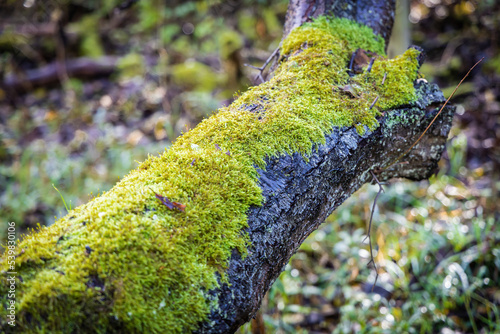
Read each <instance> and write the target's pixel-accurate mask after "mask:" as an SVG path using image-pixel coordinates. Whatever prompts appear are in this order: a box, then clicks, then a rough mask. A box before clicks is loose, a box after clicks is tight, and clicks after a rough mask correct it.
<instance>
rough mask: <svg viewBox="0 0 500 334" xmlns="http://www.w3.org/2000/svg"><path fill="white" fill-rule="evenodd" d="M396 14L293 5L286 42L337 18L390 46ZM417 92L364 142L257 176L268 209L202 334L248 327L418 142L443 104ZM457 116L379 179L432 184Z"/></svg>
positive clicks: (447, 113) (337, 140)
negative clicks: (310, 252) (341, 216)
mask: <svg viewBox="0 0 500 334" xmlns="http://www.w3.org/2000/svg"><path fill="white" fill-rule="evenodd" d="M394 8H395V3H394V1H378V2H373V1H370V2H368V1H330V0H325V1H316V0H292V1H291V3H290V8H289V10H288V13H287V22H286V24H285V28H284V35H285V36H286V35H287V34H288V33H289V32H290V31H291V30H292V29H293V28H294V27H297V26H299V25H300V24H302V23H303V22H305V21H307V20H308V19H309V17H317V16H320V15H323V14H325V13H333V14H334V15H337V16H342V17H347V18H350V19H354V20H356V21H358V22H360V23H364V24H367V25H369V26H370V27H372V28H373V29H374V31H375V32H376V33H378V34H379V35H381V36H382V37H383V38H384V39H385V40H386V41H387V40H388V39H389V37H390V30H391V28H392V23H393V20H394ZM415 88H416V90H417V92H418V99H417V101H414V102H413V103H411V104H410V105H406V106H401V107H400V108H397V109H393V110H388V111H386V112H385V115H384V116H383V117H382V118H381V119H379V122H380V127H378V128H377V129H376V130H375V131H373V132H367V133H365V134H364V135H359V134H358V133H357V132H356V130H355V129H354V128H352V127H349V128H347V127H345V128H338V129H335V131H333V133H331V134H329V135H327V137H326V143H325V144H324V145H319V146H318V147H317V148H316V149H315V150H314V151H313V153H312V155H311V156H310V157H308V161H306V160H305V159H304V157H302V156H301V155H299V154H293V155H285V156H281V157H280V158H273V159H268V160H267V166H266V169H265V170H262V169H259V170H258V172H259V175H260V177H259V180H260V186H261V187H262V189H263V196H264V198H265V204H264V205H263V206H262V207H253V208H251V209H250V212H249V215H248V223H249V228H248V229H247V232H248V234H249V236H250V239H251V243H252V245H251V247H250V249H249V255H248V256H247V257H246V258H245V259H244V260H243V259H241V257H240V256H239V254H238V253H237V252H236V251H234V252H233V256H232V258H231V262H230V267H229V270H228V272H227V273H228V277H229V282H230V285H227V284H224V285H222V286H221V287H220V288H219V289H216V290H214V291H210V295H211V298H213V299H216V300H217V304H218V307H219V308H218V309H217V310H212V313H211V314H210V317H209V320H207V321H206V322H204V323H201V324H200V327H199V330H198V332H199V333H232V332H234V331H235V330H236V329H238V327H239V326H241V325H242V324H244V323H245V322H247V321H249V320H250V319H251V318H252V317H253V316H254V315H255V313H256V312H257V310H258V309H259V307H260V304H261V301H262V298H263V297H264V295H265V293H266V292H267V290H268V289H269V288H270V287H271V285H272V284H273V282H274V281H275V280H276V278H277V277H278V276H279V274H280V273H281V272H282V271H283V270H284V267H285V265H286V264H287V263H288V261H289V260H290V258H291V256H292V255H293V254H294V253H295V252H296V251H297V249H298V248H299V246H300V245H301V243H302V242H303V241H304V240H305V239H306V238H307V236H308V235H309V234H310V233H311V232H313V231H314V230H316V229H317V228H318V227H319V226H320V225H321V223H322V222H323V221H324V220H325V218H326V217H328V215H330V214H331V213H332V212H333V210H335V208H337V207H338V206H339V205H340V204H341V203H342V202H343V201H345V200H346V199H347V198H348V197H349V196H350V195H351V194H352V193H353V192H355V191H356V190H357V189H359V188H360V187H361V186H362V185H363V184H364V183H365V182H367V181H369V180H370V179H371V175H370V173H369V171H370V170H372V169H375V168H377V167H383V166H386V165H388V164H390V163H391V162H393V161H394V160H395V159H396V158H398V157H399V156H400V155H401V154H402V153H403V152H406V150H408V149H409V147H410V146H411V145H412V144H413V143H414V142H415V141H416V140H417V139H418V137H419V136H420V135H421V134H422V133H423V132H424V130H425V128H426V127H427V126H428V124H429V123H430V122H431V121H432V119H433V118H434V116H435V115H436V114H437V113H438V111H439V108H440V106H441V105H442V104H443V102H444V101H445V99H444V97H443V94H442V93H441V92H440V91H439V89H438V87H437V86H436V85H433V84H428V83H427V82H424V81H422V82H420V83H416V84H415ZM453 113H454V107H451V106H448V107H446V108H445V109H444V110H443V112H442V113H441V115H440V116H439V117H438V118H437V120H436V121H435V122H434V124H433V125H432V126H431V127H430V129H429V130H428V132H427V133H426V135H425V136H424V137H423V138H422V140H421V141H420V142H419V143H418V144H417V145H416V146H415V147H414V148H413V149H412V150H411V151H410V152H409V153H408V154H407V155H406V156H404V157H403V159H402V161H404V162H407V163H405V164H396V165H394V166H392V167H391V168H389V169H388V170H385V171H383V172H381V173H380V174H379V179H380V180H385V179H389V178H395V177H404V178H408V179H411V180H422V179H425V178H428V177H430V176H431V175H432V174H433V173H434V172H435V170H436V168H437V162H438V161H439V159H440V158H441V153H442V152H443V150H444V147H445V143H446V139H447V136H448V133H449V130H450V128H451V122H452V118H453Z"/></svg>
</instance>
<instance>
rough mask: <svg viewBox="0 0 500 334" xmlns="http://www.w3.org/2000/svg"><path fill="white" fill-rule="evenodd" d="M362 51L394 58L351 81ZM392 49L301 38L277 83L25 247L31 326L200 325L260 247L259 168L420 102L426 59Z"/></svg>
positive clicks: (328, 36) (360, 38) (356, 36)
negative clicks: (232, 263)
mask: <svg viewBox="0 0 500 334" xmlns="http://www.w3.org/2000/svg"><path fill="white" fill-rule="evenodd" d="M346 38H348V39H349V40H345V39H346ZM357 48H364V49H369V50H372V51H374V52H377V53H379V54H380V55H381V56H380V57H379V58H377V60H376V61H375V63H374V65H373V69H372V71H371V72H370V73H366V71H365V73H363V74H360V75H357V76H355V77H352V78H351V77H349V75H348V74H347V72H346V67H347V64H348V62H349V58H350V56H351V53H352V52H353V51H354V50H356V49H357ZM382 53H383V43H382V41H381V40H380V39H378V38H376V37H375V36H374V35H373V33H372V32H371V30H369V29H368V28H366V27H362V26H359V25H357V24H355V23H352V22H349V21H347V20H339V19H335V20H331V21H329V20H327V19H324V18H323V19H319V20H317V21H315V22H313V23H309V24H307V25H306V26H304V27H302V28H299V29H296V30H294V31H293V32H292V33H291V34H290V36H289V37H288V38H287V40H285V41H284V43H283V49H282V54H284V55H285V60H284V61H283V62H282V63H281V65H280V67H279V68H278V70H277V71H276V74H275V76H274V77H273V78H272V79H271V80H270V81H269V82H266V83H264V84H262V85H260V86H258V87H253V88H252V89H250V90H249V91H248V92H246V93H244V94H243V95H242V96H240V97H239V99H238V100H237V101H236V102H235V103H233V104H232V105H231V106H230V107H228V108H223V109H221V110H220V111H219V113H217V114H216V115H214V116H212V117H210V118H209V119H206V120H204V121H203V122H202V123H200V124H199V125H198V126H197V127H196V128H195V129H193V130H192V131H189V132H188V133H185V134H184V135H183V136H181V137H180V138H178V139H177V141H176V142H175V143H174V144H173V146H172V147H171V148H170V149H169V150H168V151H166V152H165V153H164V154H163V155H161V156H158V157H150V158H148V159H147V160H146V161H145V162H144V163H142V164H141V165H140V166H139V167H138V168H137V169H136V170H134V171H132V172H131V173H130V174H129V175H127V176H126V177H125V178H124V179H123V180H122V181H120V182H119V183H118V184H117V185H116V186H115V187H114V188H113V189H111V190H110V191H109V192H106V193H103V194H102V195H101V196H99V197H97V198H94V199H93V200H92V201H90V202H89V203H88V204H86V205H83V206H80V207H78V208H76V209H75V210H73V211H71V212H69V214H68V215H67V216H66V217H64V218H62V219H60V220H58V221H57V222H56V223H55V224H54V225H52V226H50V227H48V228H43V229H41V230H40V231H39V232H38V233H37V234H31V235H29V236H27V237H26V238H25V239H24V241H23V242H22V243H21V244H20V245H19V250H21V249H22V252H20V253H19V256H18V257H17V259H16V265H17V268H16V269H17V272H18V273H19V275H20V276H21V277H22V282H21V281H19V280H18V281H17V284H18V290H17V293H18V299H17V300H18V304H17V307H18V308H17V316H18V319H20V321H19V322H18V326H20V327H21V328H20V329H22V330H26V331H28V330H30V331H38V332H44V331H46V332H55V331H56V330H59V331H63V332H72V331H78V330H81V329H82V328H85V329H87V330H88V331H94V332H105V331H106V330H105V328H106V326H107V325H108V324H109V323H111V322H116V321H120V322H121V323H122V324H123V326H124V329H123V331H124V332H131V333H136V332H148V333H149V332H166V331H168V332H178V333H181V332H187V331H190V330H193V329H195V328H196V325H197V323H198V322H199V321H202V320H204V319H206V317H207V314H208V312H209V310H210V307H217V306H216V305H210V304H209V302H207V300H208V298H205V293H206V291H208V290H210V289H213V288H215V287H217V286H218V282H217V275H216V273H217V272H218V273H220V275H221V277H222V280H223V281H226V280H227V277H226V276H225V270H226V268H227V266H228V261H229V258H230V255H231V252H232V250H233V249H237V250H238V251H239V252H240V254H242V255H243V256H245V255H246V253H247V247H248V237H247V235H246V234H245V233H244V232H243V231H244V228H245V227H247V211H248V209H249V208H250V206H252V205H254V206H255V205H260V204H261V203H262V200H263V197H262V194H261V189H260V188H259V186H258V183H257V172H256V169H255V166H256V165H257V166H261V167H264V166H265V163H264V161H265V159H266V157H273V156H279V155H280V154H284V153H286V152H288V153H292V152H300V153H302V154H303V155H305V156H307V154H309V153H310V151H311V150H312V148H313V145H315V144H317V143H321V142H324V141H325V134H327V133H329V132H331V131H332V129H333V128H334V127H336V126H356V127H357V128H358V129H359V131H360V132H362V131H365V127H368V128H371V129H373V128H375V127H376V126H377V124H378V123H377V120H376V118H375V117H376V116H377V115H378V114H379V110H381V109H386V108H390V107H392V106H396V105H399V104H404V103H407V102H409V101H410V100H411V99H412V98H413V97H414V94H415V93H414V90H413V81H414V79H415V77H416V68H417V61H416V57H417V55H418V52H417V51H415V50H409V51H407V52H406V53H405V54H404V55H402V56H400V57H398V58H396V59H394V60H387V59H384V58H383V56H382ZM384 74H386V80H385V84H384V85H382V84H381V82H382V80H383V77H384ZM345 86H350V87H352V90H355V94H354V95H353V94H351V93H349V92H347V90H346V89H345ZM377 96H378V97H379V100H378V103H377V104H376V105H375V106H374V107H373V108H371V109H370V105H371V104H372V102H373V101H374V99H375V97H377ZM153 191H154V192H156V193H158V194H161V195H163V196H167V197H168V198H169V199H170V200H172V201H176V202H180V203H183V204H185V205H186V209H185V212H180V211H171V210H169V209H167V207H166V206H164V205H163V204H162V203H160V202H159V201H158V200H157V199H156V198H155V195H154V193H153ZM2 268H3V269H4V270H6V269H7V263H6V261H5V258H3V259H2ZM6 286H7V285H6V284H4V285H2V288H0V289H5V287H6ZM4 292H5V291H1V294H0V295H1V296H2V297H0V298H5V296H6V293H4ZM0 300H2V303H4V304H5V303H6V300H5V299H0ZM1 310H2V312H5V311H4V308H1ZM96 310H97V311H96ZM28 315H29V317H30V319H31V321H29V322H28V321H27V320H26V319H27V317H28ZM2 316H5V315H2ZM85 326H87V327H85ZM90 328H91V329H90Z"/></svg>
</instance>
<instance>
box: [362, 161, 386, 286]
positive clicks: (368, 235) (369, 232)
mask: <svg viewBox="0 0 500 334" xmlns="http://www.w3.org/2000/svg"><path fill="white" fill-rule="evenodd" d="M370 174H371V175H372V178H373V179H372V181H373V180H375V181H376V182H377V184H378V186H379V189H378V192H377V195H376V196H375V200H374V201H373V206H372V212H371V214H370V222H369V223H368V233H367V235H366V237H365V238H364V239H363V241H362V243H364V242H365V240H366V239H368V244H369V245H370V262H368V264H367V266H369V265H370V264H371V263H373V267H374V268H375V273H376V276H375V282H373V286H372V292H373V289H375V284H377V279H378V268H377V264H376V263H375V258H374V257H373V247H372V237H371V229H372V220H373V213H374V212H375V206H376V205H377V199H378V196H379V195H380V193H381V192H383V191H384V188H383V187H382V183H380V182H379V180H378V179H377V177H376V176H375V173H373V171H372V170H370Z"/></svg>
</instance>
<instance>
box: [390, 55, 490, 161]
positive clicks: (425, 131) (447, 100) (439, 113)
mask: <svg viewBox="0 0 500 334" xmlns="http://www.w3.org/2000/svg"><path fill="white" fill-rule="evenodd" d="M483 59H484V57H483V58H481V59H479V61H478V62H477V63H475V64H474V66H472V67H471V68H470V69H469V71H468V72H467V74H466V75H465V76H464V77H463V78H462V80H460V82H459V83H458V85H457V87H455V89H454V90H453V92H452V93H451V95H450V96H449V97H448V98H447V99H446V102H445V103H444V104H443V106H442V107H441V109H439V111H438V113H437V114H436V116H434V118H433V119H432V121H431V122H430V123H429V125H428V126H427V128H425V130H424V132H422V134H421V135H420V137H418V139H417V140H416V141H415V142H414V143H413V145H411V146H410V148H409V149H408V150H407V151H406V152H404V153H403V154H401V155H400V156H399V157H398V158H397V159H396V160H394V161H393V162H391V163H390V164H389V165H388V166H387V167H385V169H387V168H389V167H391V166H392V165H394V164H395V163H396V162H398V161H399V159H401V158H402V157H404V156H405V155H407V154H408V153H410V151H411V149H412V148H413V147H415V145H417V143H418V142H419V141H420V139H422V137H423V136H424V135H425V134H426V133H427V130H429V128H430V127H431V125H432V124H434V121H435V120H436V119H437V118H438V116H439V115H441V112H442V111H443V109H444V107H446V105H447V104H448V102H449V101H450V99H451V98H452V97H453V95H455V92H456V91H457V89H458V87H460V85H461V84H462V82H464V80H465V78H467V77H468V76H469V74H470V72H471V71H472V70H473V69H474V67H476V66H477V65H478V64H479V63H480V62H482V61H483Z"/></svg>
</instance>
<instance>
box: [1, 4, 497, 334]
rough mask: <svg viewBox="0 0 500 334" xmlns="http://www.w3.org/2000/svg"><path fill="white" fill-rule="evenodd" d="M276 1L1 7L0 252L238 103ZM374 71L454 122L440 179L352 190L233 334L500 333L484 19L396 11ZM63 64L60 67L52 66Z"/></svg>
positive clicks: (430, 7) (487, 13) (466, 10)
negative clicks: (426, 99)
mask: <svg viewBox="0 0 500 334" xmlns="http://www.w3.org/2000/svg"><path fill="white" fill-rule="evenodd" d="M286 8H287V1H285V0H258V1H250V0H244V1H235V0H226V1H222V0H205V1H190V0H188V1H181V0H178V1H177V0H167V1H158V0H142V1H137V0H112V1H106V2H104V1H88V0H86V1H84V0H57V1H56V0H46V1H36V0H24V1H17V0H15V1H14V0H7V1H2V2H0V238H1V239H2V240H4V239H5V237H6V227H7V224H6V223H7V222H9V221H15V222H16V223H17V226H18V232H19V233H20V237H21V234H22V233H26V232H28V231H29V229H33V228H35V229H36V228H37V226H38V224H40V225H50V224H52V223H53V222H54V221H55V219H56V218H55V217H61V216H63V215H65V213H66V212H67V210H68V209H70V208H71V207H75V206H77V205H80V204H82V203H85V202H87V201H88V200H89V198H92V197H93V196H96V195H98V194H99V193H100V192H102V191H106V190H108V189H110V188H111V187H112V186H113V184H115V183H116V182H117V181H118V180H119V178H120V177H121V176H123V175H125V174H126V173H127V172H128V171H129V170H131V169H133V168H135V167H136V166H137V162H138V161H142V160H144V159H145V158H146V157H147V155H148V154H153V155H154V154H158V153H161V152H163V150H165V149H166V148H168V146H169V145H170V143H171V142H172V140H174V139H175V138H176V137H177V136H178V135H179V134H181V133H182V132H183V131H186V130H188V129H190V128H193V127H194V126H196V124H197V123H198V122H199V121H200V120H202V119H203V118H205V117H209V116H210V115H211V114H212V113H213V112H214V111H215V110H216V109H217V108H219V107H221V106H224V105H227V104H229V103H230V102H231V101H232V99H233V96H234V94H235V93H236V92H238V91H244V90H245V89H246V88H247V87H249V86H251V85H254V84H258V83H259V78H258V76H257V74H258V72H257V71H255V70H254V69H252V68H250V67H245V66H244V64H252V65H255V66H260V65H261V64H263V63H264V62H265V60H266V59H267V57H268V56H269V55H270V54H271V53H272V52H273V51H274V50H275V49H276V47H277V46H278V45H279V41H280V39H281V31H282V25H283V22H284V17H285V12H286ZM397 21H398V22H397V25H396V28H395V29H394V34H393V40H392V41H391V44H390V48H389V56H390V57H391V56H394V55H396V54H398V53H401V52H402V51H404V50H405V49H406V48H407V47H408V46H409V45H410V44H415V45H419V46H421V47H423V48H424V50H425V51H426V53H427V62H426V63H425V64H424V65H423V67H422V69H421V73H422V74H423V75H424V77H425V78H426V79H427V80H428V81H431V82H435V83H437V84H438V85H439V86H440V87H441V88H442V90H443V92H444V94H445V96H446V97H447V96H449V95H450V94H451V92H452V90H453V89H454V88H455V86H456V85H457V84H458V82H459V81H460V79H461V78H462V77H463V75H464V74H465V73H466V72H467V70H468V69H469V68H470V67H471V66H472V65H473V64H474V63H475V62H476V61H478V60H479V59H481V58H483V57H484V60H483V62H482V63H481V64H480V65H479V66H478V67H477V68H476V69H475V70H474V71H473V72H472V73H471V76H470V77H469V78H468V79H467V81H466V82H465V83H464V84H463V85H462V86H461V87H460V88H459V90H458V92H457V94H456V95H455V96H454V98H453V100H452V102H453V104H455V105H456V106H457V115H456V117H455V119H454V126H453V128H452V130H451V133H450V140H449V142H448V146H447V149H446V152H445V153H444V155H443V159H442V161H441V163H440V171H439V172H438V173H437V174H436V175H434V176H433V177H432V178H431V179H430V180H426V181H422V182H409V181H405V180H392V181H391V182H390V183H389V184H388V185H387V186H385V192H384V193H383V194H382V195H381V196H380V198H379V200H378V203H377V204H378V205H377V209H376V210H375V213H374V222H373V223H374V226H373V241H374V244H375V246H376V253H375V254H376V263H377V265H378V266H379V274H380V275H379V277H378V280H377V284H376V286H375V288H374V292H373V293H372V292H371V288H372V285H373V282H374V279H375V271H374V269H373V267H372V266H367V264H368V262H369V252H368V245H367V244H366V243H363V242H362V241H363V239H364V237H365V235H366V225H367V220H368V218H369V215H370V210H371V206H372V204H373V200H374V198H375V195H376V192H377V191H378V188H377V186H375V185H366V186H364V187H363V188H362V189H361V190H359V191H358V192H357V193H356V194H355V195H354V196H352V197H351V198H350V199H349V200H348V201H347V202H345V203H344V204H343V205H342V206H341V207H340V208H339V209H337V210H336V212H334V214H333V215H332V216H330V217H329V218H328V220H327V222H326V223H325V224H324V225H323V226H322V227H321V228H320V229H319V230H318V231H316V232H314V233H313V234H312V235H311V236H310V237H309V238H308V239H307V240H306V241H305V242H304V244H303V245H302V247H301V248H300V250H299V251H298V252H297V254H296V255H295V256H294V257H293V258H292V260H291V261H290V263H289V265H288V266H287V268H286V271H285V272H283V274H282V275H281V276H280V278H279V279H278V280H277V281H276V282H275V284H274V285H273V287H272V289H271V290H270V291H269V293H268V295H267V297H266V298H265V300H264V303H263V306H262V308H261V311H260V312H259V314H258V315H257V317H256V319H255V320H254V321H252V322H251V323H248V324H246V325H245V326H243V327H242V328H241V329H240V330H239V332H240V333H250V332H252V333H264V332H265V333H443V334H447V333H500V309H499V308H500V289H499V286H500V277H499V276H500V230H499V221H500V213H499V212H498V210H499V208H500V205H499V204H500V200H499V199H500V179H499V177H498V176H499V173H500V172H499V171H500V170H499V167H500V100H499V96H500V54H499V52H498V51H499V50H498V48H499V45H500V44H499V33H500V4H498V3H497V2H496V1H494V0H483V1H479V0H470V1H464V0H418V1H417V0H411V1H410V0H401V1H398V5H397ZM61 64H66V66H61Z"/></svg>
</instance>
